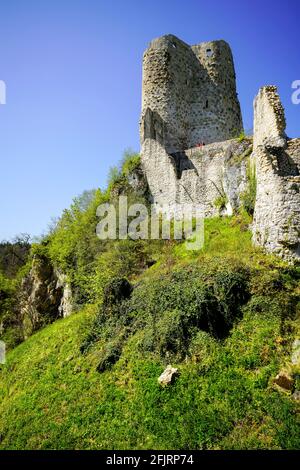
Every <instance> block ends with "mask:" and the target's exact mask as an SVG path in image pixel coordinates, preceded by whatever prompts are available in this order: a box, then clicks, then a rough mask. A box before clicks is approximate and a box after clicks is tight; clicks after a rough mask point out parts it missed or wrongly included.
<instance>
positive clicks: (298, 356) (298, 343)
mask: <svg viewBox="0 0 300 470" xmlns="http://www.w3.org/2000/svg"><path fill="white" fill-rule="evenodd" d="M291 362H292V364H293V365H294V366H295V365H298V364H300V339H295V341H294V342H293V345H292V357H291Z"/></svg>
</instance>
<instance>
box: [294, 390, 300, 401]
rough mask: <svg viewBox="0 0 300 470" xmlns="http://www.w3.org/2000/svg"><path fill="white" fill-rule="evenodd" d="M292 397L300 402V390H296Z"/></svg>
mask: <svg viewBox="0 0 300 470" xmlns="http://www.w3.org/2000/svg"><path fill="white" fill-rule="evenodd" d="M292 398H293V399H294V400H296V401H299V402H300V390H295V392H294V393H293V395H292Z"/></svg>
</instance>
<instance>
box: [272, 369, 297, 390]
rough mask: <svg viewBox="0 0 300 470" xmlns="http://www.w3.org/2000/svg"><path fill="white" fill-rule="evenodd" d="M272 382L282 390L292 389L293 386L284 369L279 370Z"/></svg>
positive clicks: (292, 381) (291, 379)
mask: <svg viewBox="0 0 300 470" xmlns="http://www.w3.org/2000/svg"><path fill="white" fill-rule="evenodd" d="M274 383H275V384H276V385H278V387H280V388H283V389H284V390H292V388H293V386H294V380H293V378H292V377H291V376H290V375H289V374H288V373H287V372H285V371H280V372H279V374H277V375H276V377H275V379H274Z"/></svg>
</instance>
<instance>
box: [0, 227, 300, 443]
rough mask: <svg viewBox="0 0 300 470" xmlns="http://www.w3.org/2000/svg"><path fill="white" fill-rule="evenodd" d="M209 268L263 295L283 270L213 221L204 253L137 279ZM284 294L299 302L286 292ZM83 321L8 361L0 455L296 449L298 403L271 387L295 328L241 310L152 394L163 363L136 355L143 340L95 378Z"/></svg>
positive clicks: (1, 397) (174, 255) (173, 251)
mask: <svg viewBox="0 0 300 470" xmlns="http://www.w3.org/2000/svg"><path fill="white" fill-rule="evenodd" d="M218 260H222V262H223V263H227V262H228V263H235V262H236V261H243V263H245V264H246V265H247V266H250V267H251V268H253V269H254V268H255V269H258V271H259V274H258V275H257V277H256V278H255V279H254V280H253V284H254V285H256V289H258V290H259V289H261V290H262V295H264V291H263V288H262V287H261V286H262V285H263V283H264V282H265V284H266V286H267V285H269V284H268V283H269V281H270V276H271V275H272V273H276V272H278V271H279V270H280V269H284V265H283V263H281V262H278V261H275V260H274V259H273V258H271V257H267V256H264V255H262V254H261V253H260V252H259V251H256V250H254V249H253V248H252V247H251V243H250V235H249V233H248V232H247V231H245V229H244V226H243V223H240V221H238V220H237V219H224V220H223V221H220V220H219V219H218V220H217V221H216V220H211V221H207V222H206V245H205V250H204V252H203V253H200V254H199V253H198V254H197V255H195V254H193V253H192V252H187V251H186V250H185V249H184V246H183V245H177V246H175V247H174V246H170V248H169V251H168V252H167V253H165V254H164V257H163V258H162V259H161V260H160V261H159V262H158V263H157V264H156V265H154V266H153V267H152V268H150V269H149V270H147V271H146V272H144V274H143V275H142V276H141V277H142V279H143V278H144V279H145V278H147V279H151V278H153V279H155V277H156V276H157V275H158V273H159V272H161V271H170V270H171V271H172V270H173V269H175V268H176V267H178V266H180V267H185V266H186V267H188V266H189V265H191V264H194V263H196V264H200V265H201V264H202V263H206V264H207V263H212V262H214V263H218V262H219V261H218ZM287 283H291V281H289V280H287ZM290 289H291V295H297V294H299V287H297V286H296V287H295V283H293V282H292V286H291V288H290ZM92 317H93V307H92V306H91V307H87V308H86V309H84V310H83V311H82V312H80V313H78V314H74V315H73V316H71V317H69V318H67V319H64V320H59V321H57V322H55V323H54V324H52V325H50V326H48V327H47V328H45V329H44V330H41V331H39V332H38V333H36V334H35V335H34V336H32V337H30V338H29V339H28V340H27V341H26V342H24V343H23V344H21V345H20V346H18V347H17V348H15V349H14V350H13V351H12V352H10V353H9V355H8V361H7V364H6V365H5V366H3V367H2V370H1V372H0V380H1V389H0V435H1V442H0V448H3V449H9V448H18V449H48V448H52V449H105V448H109V449H130V448H134V449H139V448H140V449H144V448H156V449H164V448H181V449H188V448H190V449H194V448H209V449H213V448H214V449H227V448H268V449H273V448H281V449H282V448H299V447H300V437H299V421H298V416H299V415H298V414H297V406H299V405H297V404H296V403H295V402H294V401H293V400H291V397H290V396H289V395H288V394H285V393H283V392H280V391H279V390H277V389H276V388H275V387H274V385H272V377H274V376H275V375H276V373H277V372H278V370H279V368H280V367H282V366H283V365H284V364H285V363H287V362H288V361H289V355H290V345H291V341H292V339H293V337H294V336H295V331H296V329H297V327H298V326H297V321H295V320H286V322H285V326H284V327H283V323H282V318H280V317H278V316H277V315H275V314H273V313H272V311H271V310H270V311H265V312H261V313H260V314H259V315H258V314H256V315H253V313H251V312H250V311H248V312H246V313H245V314H244V317H243V319H242V320H241V321H240V322H239V323H237V324H236V325H235V326H234V328H233V329H232V332H231V334H230V336H229V337H228V338H227V339H226V340H225V341H224V342H219V341H217V340H215V339H213V338H212V337H210V336H209V335H208V334H205V333H199V334H198V336H197V338H196V340H195V343H194V349H193V354H192V355H191V357H190V359H189V360H188V361H183V362H182V363H180V364H177V365H178V367H179V368H180V377H179V378H178V379H177V381H176V382H175V384H174V385H172V386H171V387H169V388H166V389H162V388H161V387H160V386H159V385H158V383H157V378H158V376H159V375H160V373H161V372H162V371H163V369H164V367H165V365H164V364H163V362H162V361H161V360H160V359H159V358H158V357H157V356H155V355H154V354H150V353H149V354H148V355H145V354H141V353H139V351H138V348H137V347H136V345H137V344H138V342H139V338H140V336H141V334H142V332H137V333H136V334H135V335H134V336H133V337H132V338H131V339H130V340H129V341H128V342H127V343H126V346H125V350H123V354H122V356H121V359H120V360H119V361H118V363H117V364H116V365H115V366H114V367H113V369H112V370H111V371H106V372H104V373H102V374H99V373H97V372H96V366H97V364H98V361H99V354H100V350H101V347H102V346H103V345H102V344H101V341H100V342H98V343H97V344H96V345H95V346H94V347H93V348H92V349H91V350H90V351H89V353H88V354H87V355H84V356H82V355H81V354H80V353H79V347H80V344H81V343H82V340H83V338H84V337H85V335H86V331H87V330H88V329H89V327H90V322H91V318H92ZM298 411H299V410H298Z"/></svg>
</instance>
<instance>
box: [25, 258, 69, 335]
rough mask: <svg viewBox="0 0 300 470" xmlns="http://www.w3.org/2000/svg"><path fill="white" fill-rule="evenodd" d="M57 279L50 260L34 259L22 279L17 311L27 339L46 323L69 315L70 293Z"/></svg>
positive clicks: (61, 281) (61, 280)
mask: <svg viewBox="0 0 300 470" xmlns="http://www.w3.org/2000/svg"><path fill="white" fill-rule="evenodd" d="M65 288H66V283H65V281H63V279H62V276H60V278H58V275H57V272H56V271H55V270H54V269H53V267H52V265H51V263H50V262H49V260H48V259H47V258H45V257H43V256H37V255H36V256H35V257H34V259H33V261H32V267H31V270H30V272H29V274H28V275H27V276H26V277H25V278H24V279H23V282H22V288H21V301H20V312H21V319H22V323H23V331H24V337H25V338H26V337H28V336H29V335H31V334H32V333H33V332H34V331H36V330H38V329H39V328H41V327H42V326H44V325H46V324H47V323H51V322H52V321H54V320H56V319H57V318H59V317H62V316H67V315H69V314H70V313H71V306H70V297H71V293H70V290H67V291H66V292H65Z"/></svg>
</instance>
